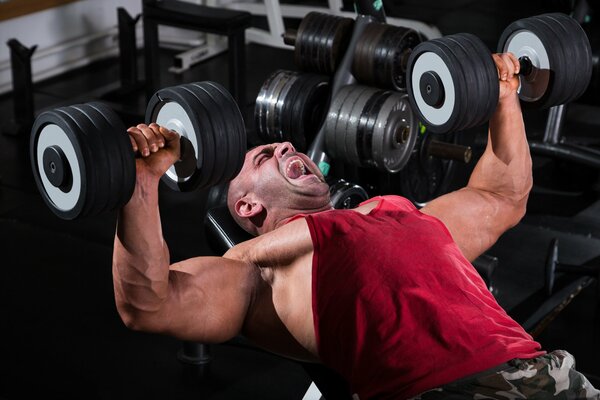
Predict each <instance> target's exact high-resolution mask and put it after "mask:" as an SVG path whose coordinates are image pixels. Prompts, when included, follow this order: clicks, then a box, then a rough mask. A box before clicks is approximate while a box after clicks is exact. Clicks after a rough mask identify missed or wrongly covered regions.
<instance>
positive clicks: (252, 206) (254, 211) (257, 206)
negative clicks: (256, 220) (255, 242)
mask: <svg viewBox="0 0 600 400" xmlns="http://www.w3.org/2000/svg"><path fill="white" fill-rule="evenodd" d="M234 208H235V213H236V214H237V215H238V216H239V217H241V218H252V217H255V216H256V215H258V214H260V213H261V212H263V210H264V207H263V205H262V203H261V202H259V201H257V200H256V199H254V198H252V197H250V196H244V197H242V198H241V199H239V200H238V201H236V202H235V207H234Z"/></svg>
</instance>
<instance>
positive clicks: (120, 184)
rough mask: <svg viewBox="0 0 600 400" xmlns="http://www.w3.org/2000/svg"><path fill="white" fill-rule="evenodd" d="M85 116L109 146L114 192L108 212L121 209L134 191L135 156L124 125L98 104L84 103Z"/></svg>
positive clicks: (103, 105)
mask: <svg viewBox="0 0 600 400" xmlns="http://www.w3.org/2000/svg"><path fill="white" fill-rule="evenodd" d="M84 106H85V111H86V114H87V115H88V116H89V117H90V118H91V119H92V121H93V122H94V123H95V124H96V125H97V126H98V127H99V129H100V130H101V131H102V132H103V133H104V135H105V137H106V141H105V143H106V144H107V145H108V146H110V147H109V150H110V155H111V156H110V157H111V158H110V161H111V175H112V176H113V181H112V182H113V183H112V184H111V187H114V191H111V198H112V200H113V201H114V203H111V204H110V205H109V206H108V209H109V210H115V209H118V208H121V207H123V206H124V205H125V204H126V203H127V202H128V201H129V199H130V198H131V195H132V194H133V190H134V189H135V173H136V172H135V155H134V152H133V148H132V146H131V141H130V140H129V137H128V133H127V131H126V128H125V125H123V122H122V121H121V119H120V118H119V116H118V115H117V114H116V113H115V112H114V111H113V110H112V109H110V108H109V107H108V106H106V105H105V104H103V103H100V102H91V103H86V104H85V105H84Z"/></svg>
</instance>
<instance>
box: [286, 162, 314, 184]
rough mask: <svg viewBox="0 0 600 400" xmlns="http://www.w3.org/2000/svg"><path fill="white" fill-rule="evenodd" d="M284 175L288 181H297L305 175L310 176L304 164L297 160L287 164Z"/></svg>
mask: <svg viewBox="0 0 600 400" xmlns="http://www.w3.org/2000/svg"><path fill="white" fill-rule="evenodd" d="M285 174H286V175H287V177H288V178H290V179H299V178H301V177H303V176H306V175H312V173H311V172H310V171H309V169H308V168H307V167H306V165H305V164H304V162H303V161H302V160H301V159H299V158H296V159H294V160H293V161H290V162H289V163H288V165H287V168H286V171H285Z"/></svg>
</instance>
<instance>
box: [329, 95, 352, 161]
mask: <svg viewBox="0 0 600 400" xmlns="http://www.w3.org/2000/svg"><path fill="white" fill-rule="evenodd" d="M350 89H351V88H349V87H348V86H344V87H342V88H340V90H339V91H338V93H337V94H336V95H335V97H334V98H333V100H332V101H331V104H330V106H329V111H328V112H327V117H326V119H325V148H326V149H327V154H328V155H329V156H331V157H332V158H337V157H339V156H341V152H340V150H338V149H339V148H338V144H337V142H338V138H337V130H336V124H337V122H338V115H339V112H340V107H341V105H342V103H343V101H344V99H345V98H346V96H347V95H348V91H349V90H350Z"/></svg>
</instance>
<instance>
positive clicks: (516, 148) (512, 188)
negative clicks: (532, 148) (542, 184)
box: [468, 93, 532, 207]
mask: <svg viewBox="0 0 600 400" xmlns="http://www.w3.org/2000/svg"><path fill="white" fill-rule="evenodd" d="M531 185H532V175H531V156H530V153H529V145H528V143H527V137H526V135H525V125H524V123H523V115H522V113H521V106H520V104H519V100H518V97H517V95H516V93H513V94H511V95H510V96H508V97H507V98H505V99H503V100H502V101H501V102H500V103H499V104H498V107H497V109H496V112H495V113H494V115H493V116H492V119H491V120H490V129H489V135H488V144H487V147H486V150H485V152H484V154H483V155H482V157H481V158H480V160H479V162H478V163H477V165H476V166H475V169H474V170H473V173H472V174H471V177H470V179H469V184H468V187H470V188H473V189H477V190H482V191H485V192H488V193H490V194H492V195H494V196H498V197H500V198H501V199H503V200H506V201H509V202H515V203H518V204H516V205H517V206H518V207H521V206H523V207H524V205H525V204H524V203H525V202H526V201H527V196H528V194H529V191H530V189H531Z"/></svg>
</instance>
